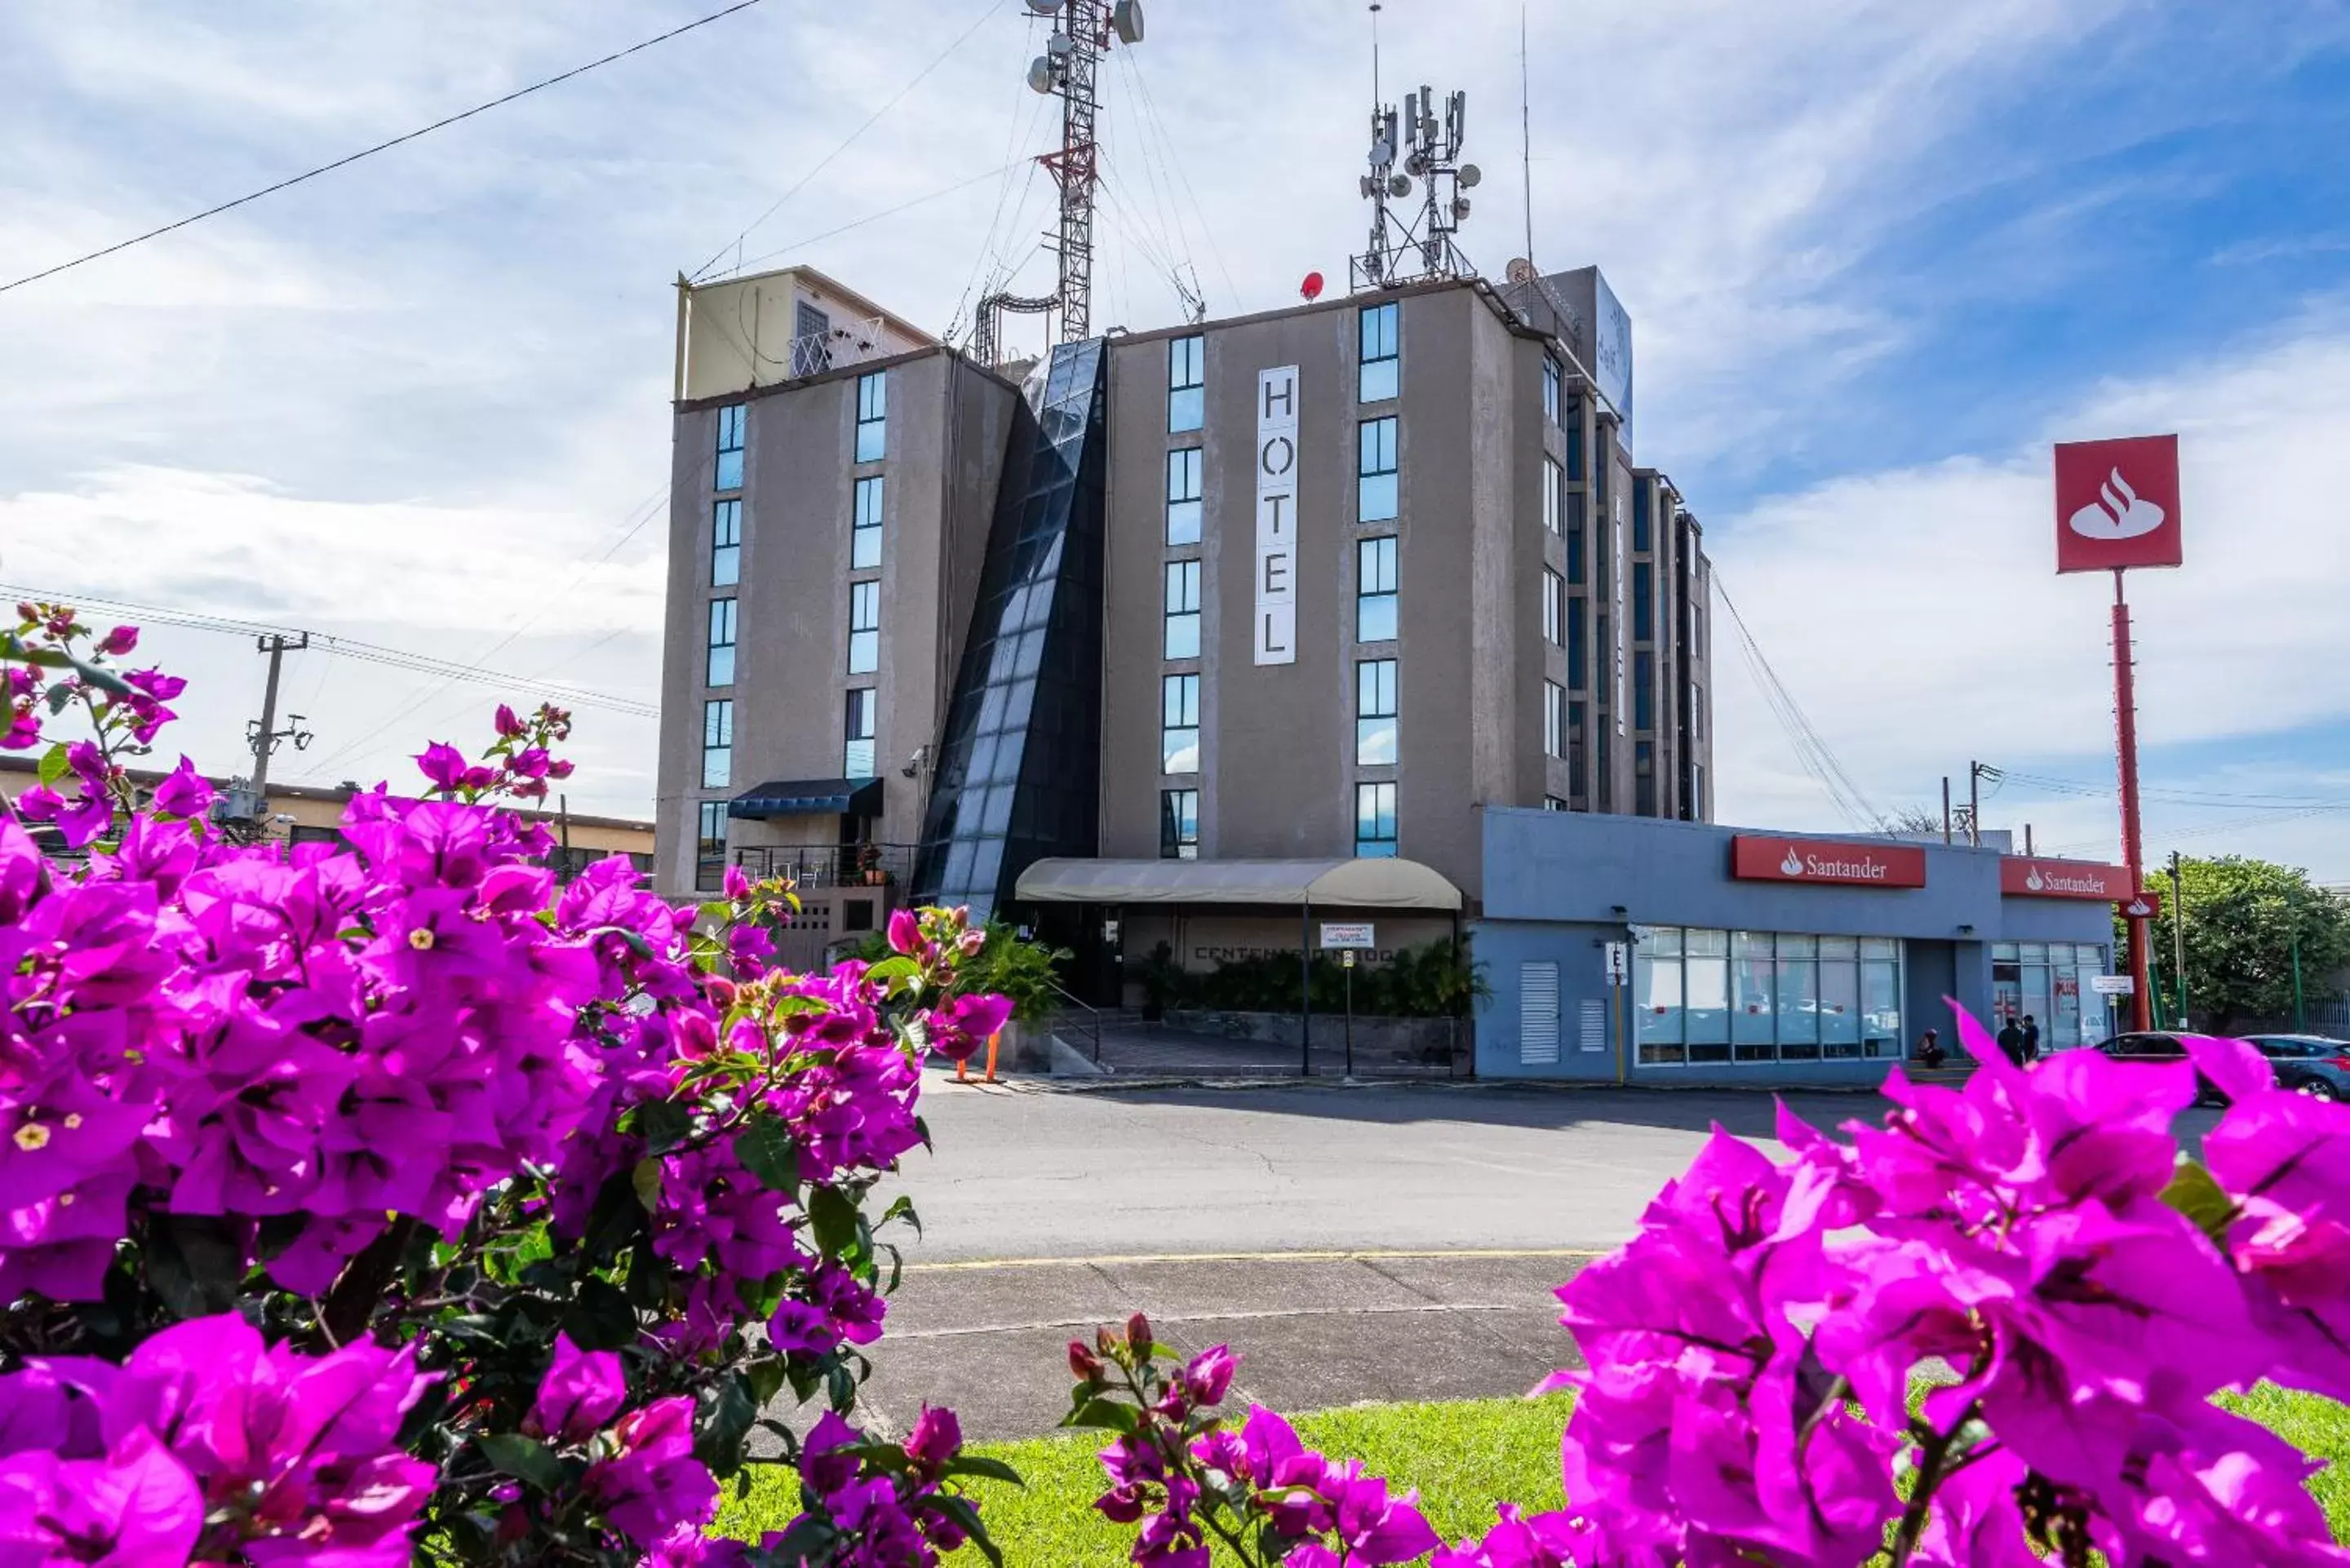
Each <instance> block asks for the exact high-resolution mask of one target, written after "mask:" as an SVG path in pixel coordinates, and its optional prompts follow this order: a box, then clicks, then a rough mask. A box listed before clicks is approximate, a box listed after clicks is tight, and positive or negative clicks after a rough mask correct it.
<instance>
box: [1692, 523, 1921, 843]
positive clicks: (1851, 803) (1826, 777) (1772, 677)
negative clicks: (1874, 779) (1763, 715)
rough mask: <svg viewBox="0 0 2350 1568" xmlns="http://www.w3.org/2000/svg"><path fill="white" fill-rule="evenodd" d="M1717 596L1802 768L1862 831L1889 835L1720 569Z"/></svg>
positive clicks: (1881, 815)
mask: <svg viewBox="0 0 2350 1568" xmlns="http://www.w3.org/2000/svg"><path fill="white" fill-rule="evenodd" d="M1713 590H1714V592H1716V593H1718V594H1720V595H1721V604H1722V607H1723V608H1724V609H1727V610H1728V611H1729V612H1730V622H1731V626H1732V627H1733V628H1736V629H1737V632H1738V641H1739V651H1740V652H1741V653H1742V654H1743V655H1744V656H1745V658H1746V662H1747V666H1748V668H1749V670H1752V673H1753V675H1754V678H1755V684H1756V685H1757V686H1759V687H1760V688H1761V689H1762V691H1763V701H1765V702H1767V703H1769V704H1770V707H1771V711H1772V713H1773V716H1775V717H1776V718H1777V719H1778V721H1779V725H1780V728H1781V729H1783V730H1784V731H1785V732H1786V733H1787V740H1788V742H1789V743H1790V744H1792V745H1793V746H1794V749H1795V756H1796V760H1797V761H1799V762H1800V763H1803V765H1804V772H1806V773H1808V774H1811V775H1812V777H1813V779H1814V781H1815V782H1817V783H1818V784H1819V786H1820V787H1821V789H1823V790H1824V791H1825V792H1826V794H1827V796H1828V799H1829V800H1830V802H1832V803H1833V804H1834V805H1835V807H1836V809H1837V810H1838V811H1840V812H1842V813H1843V814H1844V815H1845V818H1846V821H1848V822H1850V823H1851V824H1852V825H1853V826H1854V827H1855V828H1856V829H1857V830H1858V831H1860V832H1863V833H1882V832H1884V831H1886V820H1885V814H1884V813H1883V812H1881V811H1879V810H1877V805H1876V804H1875V803H1874V802H1873V801H1871V800H1870V799H1869V798H1868V795H1867V794H1866V792H1865V791H1864V790H1862V789H1861V787H1860V785H1859V784H1856V783H1855V782H1854V780H1853V777H1852V775H1851V774H1849V773H1847V772H1846V770H1845V766H1844V764H1843V763H1840V762H1838V761H1837V760H1836V756H1835V753H1834V752H1832V751H1830V750H1829V749H1828V743H1827V742H1826V741H1825V740H1823V739H1822V738H1821V736H1820V732H1819V731H1818V730H1817V729H1815V728H1814V726H1813V724H1812V722H1811V720H1810V719H1809V718H1808V717H1807V716H1806V715H1805V714H1804V710H1803V706H1802V704H1800V703H1798V702H1797V701H1795V698H1794V693H1793V692H1791V691H1788V690H1787V687H1786V683H1785V682H1784V681H1783V680H1780V679H1779V672H1778V671H1777V670H1773V669H1772V668H1771V661H1770V659H1768V658H1766V657H1765V656H1764V655H1763V645H1762V644H1761V643H1759V642H1757V641H1756V640H1755V639H1754V633H1753V631H1752V628H1749V627H1748V626H1747V624H1746V618H1745V617H1744V616H1742V615H1740V614H1739V613H1738V605H1737V601H1735V600H1733V599H1732V598H1731V597H1730V590H1729V588H1728V587H1724V586H1723V584H1722V580H1721V565H1720V564H1719V563H1716V564H1715V566H1714V569H1713Z"/></svg>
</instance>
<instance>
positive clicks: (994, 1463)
mask: <svg viewBox="0 0 2350 1568" xmlns="http://www.w3.org/2000/svg"><path fill="white" fill-rule="evenodd" d="M945 1473H946V1474H948V1475H951V1476H985V1477H987V1478H988V1479H989V1480H1000V1481H1010V1482H1011V1483H1012V1484H1013V1485H1014V1486H1017V1487H1024V1486H1026V1485H1027V1484H1028V1483H1027V1482H1026V1481H1024V1480H1021V1479H1020V1472H1019V1471H1018V1470H1015V1469H1013V1468H1012V1467H1011V1466H1010V1465H1007V1464H1005V1463H1004V1462H1003V1460H1002V1459H989V1458H988V1457H987V1456H986V1455H985V1454H962V1455H960V1456H958V1457H957V1458H954V1459H949V1460H948V1461H947V1463H946V1471H945Z"/></svg>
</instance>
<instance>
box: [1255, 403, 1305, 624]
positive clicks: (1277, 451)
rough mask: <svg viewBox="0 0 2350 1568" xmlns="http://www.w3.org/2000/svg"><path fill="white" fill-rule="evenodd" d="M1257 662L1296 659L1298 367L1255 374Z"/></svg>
mask: <svg viewBox="0 0 2350 1568" xmlns="http://www.w3.org/2000/svg"><path fill="white" fill-rule="evenodd" d="M1255 576H1256V581H1255V597H1256V605H1255V614H1254V617H1253V620H1254V625H1253V631H1252V640H1253V644H1254V658H1255V661H1256V662H1257V663H1258V664H1295V663H1296V662H1297V367H1296V366H1295V365H1283V366H1280V367H1278V368H1276V369H1270V370H1260V371H1258V372H1257V377H1256V574H1255Z"/></svg>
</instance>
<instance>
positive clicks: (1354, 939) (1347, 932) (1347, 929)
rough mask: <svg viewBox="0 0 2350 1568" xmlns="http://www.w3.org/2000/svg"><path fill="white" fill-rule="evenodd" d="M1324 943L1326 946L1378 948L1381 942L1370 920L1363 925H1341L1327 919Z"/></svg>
mask: <svg viewBox="0 0 2350 1568" xmlns="http://www.w3.org/2000/svg"><path fill="white" fill-rule="evenodd" d="M1322 945H1323V946H1324V947H1326V948H1347V949H1362V948H1370V949H1376V948H1377V947H1378V945H1379V944H1378V940H1376V937H1375V934H1374V931H1373V929H1372V927H1371V925H1370V923H1369V922H1368V921H1366V922H1364V923H1363V924H1361V925H1339V924H1337V923H1336V921H1329V920H1326V921H1324V922H1323V925H1322Z"/></svg>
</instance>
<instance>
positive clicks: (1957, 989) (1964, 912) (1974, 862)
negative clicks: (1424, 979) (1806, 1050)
mask: <svg viewBox="0 0 2350 1568" xmlns="http://www.w3.org/2000/svg"><path fill="white" fill-rule="evenodd" d="M1484 827H1485V831H1484V847H1485V857H1486V864H1487V870H1486V879H1485V908H1484V918H1483V919H1481V920H1479V921H1477V922H1475V923H1474V925H1473V926H1472V927H1471V933H1472V938H1473V941H1474V952H1475V956H1476V958H1477V961H1479V962H1480V963H1481V964H1482V966H1483V968H1484V973H1485V979H1486V981H1487V983H1488V984H1489V985H1490V987H1491V988H1492V996H1491V998H1490V999H1489V1000H1488V1001H1487V1002H1485V1003H1484V1004H1483V1005H1482V1006H1481V1007H1480V1009H1479V1011H1478V1017H1477V1071H1478V1073H1479V1075H1482V1076H1493V1077H1556V1078H1568V1079H1582V1080H1590V1081H1606V1080H1613V1079H1614V1078H1615V1077H1616V1076H1617V1035H1618V1033H1619V1032H1620V1031H1621V1029H1622V1027H1623V1024H1624V1023H1625V1018H1624V1014H1623V1012H1622V1011H1621V1001H1622V999H1621V997H1620V995H1619V994H1618V993H1617V992H1614V991H1612V990H1611V989H1610V988H1609V987H1608V985H1607V978H1606V969H1605V944H1606V943H1607V942H1610V941H1621V940H1625V938H1626V936H1627V930H1628V929H1630V928H1633V927H1644V926H1694V927H1701V928H1710V929H1726V930H1754V931H1787V932H1797V933H1804V932H1811V933H1822V934H1829V935H1850V936H1869V937H1894V938H1898V939H1901V940H1903V941H1904V942H1905V944H1906V947H1905V953H1904V957H1905V971H1904V980H1905V995H1904V1009H1905V1012H1904V1018H1903V1031H1904V1036H1905V1044H1907V1042H1908V1041H1911V1040H1914V1039H1915V1038H1916V1036H1917V1034H1918V1032H1919V1031H1920V1030H1922V1029H1925V1028H1928V1027H1935V1028H1939V1029H1941V1030H1942V1032H1943V1039H1944V1041H1945V1043H1946V1044H1951V1043H1954V1042H1953V1036H1952V1033H1951V1029H1950V1016H1949V1013H1948V1012H1947V1010H1945V1009H1944V1008H1943V1007H1942V1006H1941V1005H1940V1002H1941V998H1942V997H1943V996H1944V995H1946V994H1947V995H1953V996H1955V997H1956V998H1957V999H1958V1001H1959V1002H1960V1004H1961V1005H1963V1006H1965V1007H1967V1008H1968V1009H1970V1011H1972V1012H1974V1013H1975V1014H1976V1015H1977V1016H1978V1017H1982V1016H1988V1014H1989V1012H1990V1008H1991V944H1992V943H1993V942H1995V941H2066V942H2096V943H2105V944H2108V945H2110V943H2111V941H2112V927H2111V912H2110V910H2109V909H2108V908H2107V906H2106V905H2104V904H2098V903H2090V902H2084V901H2077V900H2066V899H2054V898H2044V899H2043V898H2002V897H2001V896H2000V891H1999V860H2000V857H1999V855H1998V853H1997V852H1996V851H1994V850H1990V849H1969V848H1966V847H1963V846H1952V847H1949V848H1944V847H1942V846H1939V845H1937V846H1928V847H1927V848H1926V858H1927V874H1926V886H1925V887H1923V888H1887V889H1875V888H1857V887H1794V886H1789V885H1786V884H1781V883H1766V882H1739V881H1734V880H1732V879H1731V877H1730V874H1729V871H1730V840H1731V836H1733V835H1734V834H1736V833H1738V832H1740V831H1742V830H1740V829H1736V828H1731V827H1714V826H1707V825H1704V824H1698V823H1681V822H1666V821H1657V820H1651V819H1645V818H1639V817H1627V816H1599V815H1586V814H1582V813H1560V812H1532V811H1523V810H1489V811H1487V812H1486V814H1485V823H1484ZM1803 836H1806V837H1818V836H1821V835H1803ZM1619 909H1620V910H1621V911H1622V912H1621V913H1618V912H1617V911H1618V910H1619ZM1526 962H1555V963H1556V964H1557V965H1558V966H1559V1016H1560V1024H1559V1028H1560V1054H1559V1062H1558V1064H1556V1065H1555V1066H1550V1065H1540V1066H1529V1065H1525V1064H1522V1063H1521V1061H1520V1056H1519V1051H1520V1040H1519V1018H1520V1006H1521V1001H1522V998H1521V993H1520V986H1521V971H1520V968H1519V966H1520V965H1521V964H1523V963H1526ZM1589 1002H1598V1003H1600V1004H1601V1005H1602V1006H1603V1008H1604V1009H1605V1014H1604V1016H1605V1021H1606V1023H1607V1034H1606V1036H1605V1046H1604V1048H1603V1049H1601V1050H1598V1051H1586V1050H1584V1049H1582V1048H1581V1046H1582V1041H1581V1038H1580V1028H1579V1024H1580V1022H1581V1019H1582V1016H1583V1009H1584V1007H1585V1005H1586V1003H1589ZM1623 1057H1624V1063H1625V1068H1624V1071H1625V1075H1626V1076H1627V1079H1628V1080H1629V1081H1632V1082H1637V1083H1653V1084H1659V1085H1686V1084H1699V1083H1715V1082H1726V1083H1740V1084H1753V1083H1772V1082H1790V1083H1807V1084H1809V1083H1826V1084H1849V1085H1866V1084H1873V1083H1875V1082H1877V1081H1878V1080H1880V1079H1881V1078H1882V1077H1883V1076H1884V1074H1885V1071H1886V1069H1887V1066H1889V1065H1890V1064H1889V1063H1888V1062H1887V1061H1885V1060H1881V1059H1878V1060H1856V1059H1844V1060H1826V1061H1821V1062H1816V1063H1803V1064H1796V1063H1776V1064H1743V1065H1737V1064H1721V1065H1719V1066H1713V1065H1705V1064H1697V1065H1688V1066H1672V1067H1649V1068H1643V1067H1641V1066H1639V1065H1638V1064H1637V1062H1635V1060H1634V1054H1633V1053H1632V1052H1631V1051H1630V1049H1629V1048H1628V1045H1627V1047H1626V1048H1625V1050H1624V1053H1623Z"/></svg>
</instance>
